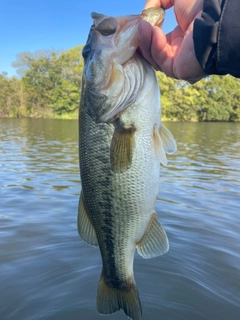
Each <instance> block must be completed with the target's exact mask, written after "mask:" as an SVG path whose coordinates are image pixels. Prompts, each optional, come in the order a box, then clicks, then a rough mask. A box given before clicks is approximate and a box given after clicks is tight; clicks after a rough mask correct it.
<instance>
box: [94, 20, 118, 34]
mask: <svg viewBox="0 0 240 320" xmlns="http://www.w3.org/2000/svg"><path fill="white" fill-rule="evenodd" d="M94 29H95V30H97V31H99V32H100V33H101V34H102V35H103V36H109V35H111V34H113V33H115V32H116V30H117V22H116V20H115V19H114V18H107V19H104V20H103V21H101V22H100V23H99V24H98V25H97V27H95V28H94Z"/></svg>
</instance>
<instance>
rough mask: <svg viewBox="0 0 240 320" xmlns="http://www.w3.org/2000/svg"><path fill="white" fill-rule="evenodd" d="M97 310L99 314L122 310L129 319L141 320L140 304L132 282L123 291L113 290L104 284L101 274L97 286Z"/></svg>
mask: <svg viewBox="0 0 240 320" xmlns="http://www.w3.org/2000/svg"><path fill="white" fill-rule="evenodd" d="M97 309H98V312H99V313H101V314H109V313H114V312H116V311H118V310H120V309H123V311H124V312H125V314H126V316H127V317H129V318H130V319H132V320H141V319H142V307H141V302H140V299H139V295H138V291H137V288H136V286H135V284H134V282H133V284H131V285H129V286H128V287H127V288H124V289H119V288H114V287H113V286H110V285H108V284H107V283H106V281H105V280H104V276H103V275H102V274H101V277H100V280H99V286H98V293H97Z"/></svg>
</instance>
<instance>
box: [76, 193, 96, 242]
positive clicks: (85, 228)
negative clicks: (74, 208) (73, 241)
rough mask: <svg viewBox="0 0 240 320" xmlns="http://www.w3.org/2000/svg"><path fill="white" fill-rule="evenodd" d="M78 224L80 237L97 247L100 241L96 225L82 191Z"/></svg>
mask: <svg viewBox="0 0 240 320" xmlns="http://www.w3.org/2000/svg"><path fill="white" fill-rule="evenodd" d="M77 225H78V233H79V235H80V237H81V238H82V239H83V240H84V241H86V242H87V243H88V244H90V245H92V246H94V247H97V246H98V241H97V236H96V232H95V230H94V227H93V225H92V223H91V221H90V219H89V216H88V213H87V210H86V207H85V203H84V198H83V194H82V193H81V196H80V200H79V205H78V221H77Z"/></svg>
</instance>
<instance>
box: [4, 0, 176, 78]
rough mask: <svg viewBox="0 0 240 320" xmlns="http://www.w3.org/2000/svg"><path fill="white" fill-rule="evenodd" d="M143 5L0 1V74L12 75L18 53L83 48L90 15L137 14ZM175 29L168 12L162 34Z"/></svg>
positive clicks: (125, 0) (136, 1)
mask: <svg viewBox="0 0 240 320" xmlns="http://www.w3.org/2000/svg"><path fill="white" fill-rule="evenodd" d="M144 4H145V0H121V1H115V2H114V1H113V0H78V1H77V0H65V1H62V0H0V73H2V72H7V74H8V76H10V77H11V76H14V75H16V73H15V69H14V68H13V67H12V66H11V64H12V62H14V61H16V56H17V54H18V53H21V52H26V51H27V52H35V51H37V50H59V49H62V50H65V49H70V48H72V47H74V46H77V45H80V44H84V43H85V42H86V40H87V35H88V32H89V29H90V26H91V24H92V19H91V16H90V14H91V12H92V11H95V12H98V13H103V14H105V15H110V16H121V15H128V14H139V13H141V11H142V9H143V7H144ZM175 26H176V21H175V17H174V13H173V10H172V9H170V10H168V11H167V13H166V18H165V22H164V25H163V30H164V31H165V32H169V31H171V30H172V29H173V28H174V27H175Z"/></svg>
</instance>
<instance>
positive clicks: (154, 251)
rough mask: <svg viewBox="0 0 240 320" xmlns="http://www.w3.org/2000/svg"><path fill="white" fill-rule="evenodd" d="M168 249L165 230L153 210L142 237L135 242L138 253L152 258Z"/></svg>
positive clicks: (146, 257)
mask: <svg viewBox="0 0 240 320" xmlns="http://www.w3.org/2000/svg"><path fill="white" fill-rule="evenodd" d="M168 249H169V244H168V238H167V234H166V232H165V230H164V229H163V227H162V226H161V224H160V223H159V221H158V219H157V215H156V213H155V212H154V213H153V214H152V216H151V219H150V221H149V224H148V227H147V230H146V232H145V234H144V235H143V237H142V239H141V240H140V241H139V242H138V243H137V251H138V253H139V254H140V255H141V256H142V257H143V258H145V259H150V258H154V257H157V256H160V255H163V254H164V253H166V252H167V251H168Z"/></svg>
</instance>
